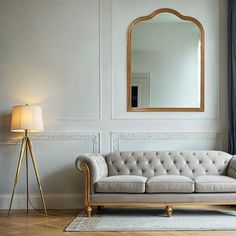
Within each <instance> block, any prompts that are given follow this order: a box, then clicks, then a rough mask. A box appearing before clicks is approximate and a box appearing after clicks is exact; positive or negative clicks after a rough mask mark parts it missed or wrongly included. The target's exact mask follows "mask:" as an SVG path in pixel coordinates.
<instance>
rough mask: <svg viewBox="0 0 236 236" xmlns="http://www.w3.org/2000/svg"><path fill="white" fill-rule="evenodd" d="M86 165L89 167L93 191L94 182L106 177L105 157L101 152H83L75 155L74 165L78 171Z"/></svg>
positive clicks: (82, 169)
mask: <svg viewBox="0 0 236 236" xmlns="http://www.w3.org/2000/svg"><path fill="white" fill-rule="evenodd" d="M86 165H87V166H88V168H89V174H90V181H91V182H90V184H91V190H92V192H94V187H93V186H94V184H95V183H96V182H97V181H98V180H99V179H101V178H104V177H107V175H108V168H107V164H106V161H105V158H104V156H103V155H101V154H97V153H94V154H83V155H80V156H79V157H77V159H76V161H75V166H76V168H77V169H78V170H79V171H83V172H84V171H85V170H84V168H86Z"/></svg>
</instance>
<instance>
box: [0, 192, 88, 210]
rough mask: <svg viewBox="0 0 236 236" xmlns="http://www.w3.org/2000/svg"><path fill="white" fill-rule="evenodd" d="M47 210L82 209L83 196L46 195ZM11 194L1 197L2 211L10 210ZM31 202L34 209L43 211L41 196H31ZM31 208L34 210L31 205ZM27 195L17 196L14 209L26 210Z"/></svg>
mask: <svg viewBox="0 0 236 236" xmlns="http://www.w3.org/2000/svg"><path fill="white" fill-rule="evenodd" d="M44 198H45V202H46V206H47V209H82V208H83V206H84V204H83V203H84V197H83V194H78V193H52V194H44ZM10 199H11V195H10V194H1V195H0V209H2V210H3V209H4V210H5V209H8V208H9V203H10ZM30 200H31V202H32V204H33V206H34V207H36V208H38V209H41V208H42V204H41V197H40V195H39V194H30ZM29 207H30V208H32V207H31V206H30V204H29ZM25 208H26V195H25V194H19V193H18V194H15V196H14V201H13V204H12V209H25Z"/></svg>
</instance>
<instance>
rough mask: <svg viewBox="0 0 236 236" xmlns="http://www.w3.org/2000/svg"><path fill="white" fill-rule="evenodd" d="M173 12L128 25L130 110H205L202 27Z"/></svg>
mask: <svg viewBox="0 0 236 236" xmlns="http://www.w3.org/2000/svg"><path fill="white" fill-rule="evenodd" d="M169 10H170V9H169ZM171 11H173V10H171ZM172 13H173V12H161V14H157V15H155V17H152V18H150V16H147V17H149V18H150V19H148V20H143V19H142V17H141V19H140V20H139V18H138V19H136V21H134V22H133V24H131V26H130V31H129V33H130V35H128V36H129V37H128V41H129V39H130V42H128V68H127V69H128V99H129V100H128V110H129V111H203V110H204V91H203V90H204V79H203V69H204V68H203V66H204V64H203V62H204V60H203V52H204V51H203V46H204V45H203V28H199V25H198V24H196V19H194V21H192V20H186V19H181V18H180V17H179V16H177V15H178V14H179V13H177V15H176V12H175V11H174V13H175V14H172ZM180 16H182V15H180ZM182 18H183V17H182ZM187 18H191V17H187ZM191 19H192V18H191ZM197 22H198V21H197ZM199 24H200V23H199ZM200 26H201V25H200ZM129 46H130V48H129ZM129 53H130V55H129Z"/></svg>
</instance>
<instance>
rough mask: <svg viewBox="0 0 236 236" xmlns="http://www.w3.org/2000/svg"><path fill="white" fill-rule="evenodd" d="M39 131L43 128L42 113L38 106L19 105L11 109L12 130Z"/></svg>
mask: <svg viewBox="0 0 236 236" xmlns="http://www.w3.org/2000/svg"><path fill="white" fill-rule="evenodd" d="M25 130H28V131H30V132H39V131H42V130H43V114H42V108H41V107H40V106H32V105H20V106H14V107H13V109H12V120H11V131H12V132H24V131H25Z"/></svg>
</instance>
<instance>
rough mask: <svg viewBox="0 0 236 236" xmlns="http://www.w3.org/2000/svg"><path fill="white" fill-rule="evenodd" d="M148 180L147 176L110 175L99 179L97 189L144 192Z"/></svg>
mask: <svg viewBox="0 0 236 236" xmlns="http://www.w3.org/2000/svg"><path fill="white" fill-rule="evenodd" d="M146 181H147V178H145V177H143V176H132V175H119V176H110V177H106V178H103V179H100V180H98V181H97V183H96V184H95V190H96V192H103V193H117V192H118V193H144V192H145V182H146Z"/></svg>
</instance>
